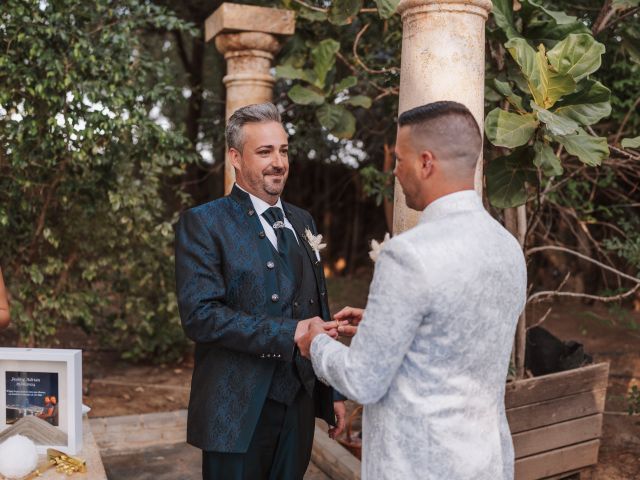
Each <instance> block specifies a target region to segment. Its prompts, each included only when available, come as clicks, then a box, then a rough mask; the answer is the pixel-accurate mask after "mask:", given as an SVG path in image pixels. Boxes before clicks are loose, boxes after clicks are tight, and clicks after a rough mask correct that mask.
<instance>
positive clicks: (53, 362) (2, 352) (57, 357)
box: [0, 347, 82, 455]
mask: <svg viewBox="0 0 640 480" xmlns="http://www.w3.org/2000/svg"><path fill="white" fill-rule="evenodd" d="M9 429H11V430H9ZM13 433H19V434H22V435H26V436H27V437H29V438H31V439H32V440H33V441H34V443H35V444H36V448H37V450H38V453H40V454H44V453H46V451H47V448H55V449H57V450H60V451H62V452H64V453H67V454H69V455H75V454H76V453H77V452H78V451H79V450H80V449H81V448H82V350H75V349H49V348H8V347H2V348H0V438H4V437H6V436H7V435H9V434H11V435H12V434H13Z"/></svg>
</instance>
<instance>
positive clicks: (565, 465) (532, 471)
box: [515, 440, 600, 480]
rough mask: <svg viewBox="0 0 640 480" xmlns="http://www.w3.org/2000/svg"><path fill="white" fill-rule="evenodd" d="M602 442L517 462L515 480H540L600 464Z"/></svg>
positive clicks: (547, 453) (580, 445) (580, 444)
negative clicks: (599, 453)
mask: <svg viewBox="0 0 640 480" xmlns="http://www.w3.org/2000/svg"><path fill="white" fill-rule="evenodd" d="M599 446H600V440H591V441H588V442H584V443H579V444H577V445H571V446H569V447H565V448H560V449H557V450H552V451H550V452H545V453H541V454H538V455H532V456H530V457H525V458H521V459H519V460H516V468H515V471H516V474H515V480H539V479H543V478H548V477H553V476H554V475H559V474H561V473H563V472H570V471H572V470H577V469H580V468H583V467H588V466H589V465H595V464H596V463H598V448H599Z"/></svg>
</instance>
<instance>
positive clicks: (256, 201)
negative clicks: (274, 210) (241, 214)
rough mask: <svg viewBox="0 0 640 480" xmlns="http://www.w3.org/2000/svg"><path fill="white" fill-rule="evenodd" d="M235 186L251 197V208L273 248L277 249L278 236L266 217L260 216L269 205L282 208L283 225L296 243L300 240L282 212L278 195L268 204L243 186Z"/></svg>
mask: <svg viewBox="0 0 640 480" xmlns="http://www.w3.org/2000/svg"><path fill="white" fill-rule="evenodd" d="M236 187H238V188H239V189H240V190H242V191H243V192H245V193H247V194H248V195H249V198H250V199H251V203H252V204H253V208H254V209H255V211H256V213H257V214H258V218H260V223H262V226H263V228H264V233H265V235H266V236H267V238H268V239H269V241H270V242H271V245H273V248H275V249H276V250H278V237H277V236H276V232H275V231H274V230H273V227H272V226H271V224H270V223H269V222H268V221H267V219H266V218H264V217H263V216H262V214H263V213H264V212H266V211H267V209H269V208H271V207H278V208H279V209H280V210H282V215H283V216H284V226H285V227H286V228H288V229H289V230H291V231H292V232H293V236H294V237H295V238H296V240H297V241H298V244H299V243H300V241H299V240H298V235H296V231H295V230H294V229H293V225H291V223H290V222H289V220H287V214H286V213H285V212H284V208H283V207H282V201H281V200H280V197H278V201H277V202H276V203H275V205H269V204H268V203H267V202H265V201H264V200H262V199H261V198H258V197H256V196H255V195H252V194H251V193H249V192H247V191H246V190H245V189H244V188H242V187H241V186H240V185H238V184H237V183H236Z"/></svg>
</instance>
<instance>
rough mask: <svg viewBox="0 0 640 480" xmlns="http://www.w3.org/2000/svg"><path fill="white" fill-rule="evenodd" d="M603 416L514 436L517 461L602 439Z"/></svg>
mask: <svg viewBox="0 0 640 480" xmlns="http://www.w3.org/2000/svg"><path fill="white" fill-rule="evenodd" d="M601 431H602V414H596V415H591V416H589V417H584V418H578V419H576V420H569V421H567V422H562V423H557V424H555V425H548V426H546V427H542V428H536V429H534V430H528V431H526V432H521V433H516V434H515V435H513V448H514V449H515V453H516V459H517V458H522V457H528V456H530V455H534V454H537V453H542V452H548V451H549V450H553V449H556V448H562V447H565V446H567V445H574V444H576V443H582V442H586V441H588V440H593V439H595V438H598V437H600V433H601Z"/></svg>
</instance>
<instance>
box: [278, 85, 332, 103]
mask: <svg viewBox="0 0 640 480" xmlns="http://www.w3.org/2000/svg"><path fill="white" fill-rule="evenodd" d="M287 95H288V96H289V98H290V99H291V100H293V102H294V103H297V104H298V105H322V104H323V103H324V95H321V94H319V93H318V92H315V91H313V90H311V89H310V88H306V87H303V86H301V85H294V86H293V87H291V90H289V93H288V94H287Z"/></svg>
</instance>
